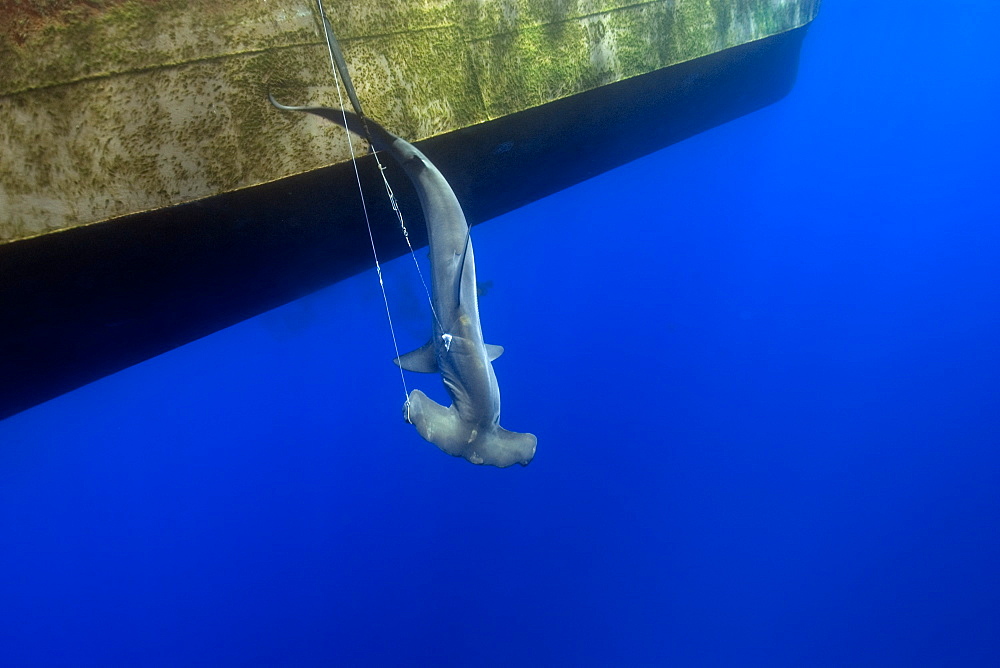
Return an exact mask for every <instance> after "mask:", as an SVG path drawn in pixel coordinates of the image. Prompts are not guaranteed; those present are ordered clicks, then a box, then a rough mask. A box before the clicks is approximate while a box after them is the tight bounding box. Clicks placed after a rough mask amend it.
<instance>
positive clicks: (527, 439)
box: [270, 96, 537, 467]
mask: <svg viewBox="0 0 1000 668" xmlns="http://www.w3.org/2000/svg"><path fill="white" fill-rule="evenodd" d="M270 99H271V103H272V104H273V105H274V106H276V107H277V108H279V109H282V110H285V111H302V112H306V113H310V114H315V115H317V116H320V117H322V118H325V119H327V120H330V121H333V122H334V123H336V124H338V125H340V126H341V127H344V128H346V129H347V130H349V131H351V132H354V133H357V134H359V135H361V136H367V137H368V139H369V141H370V142H371V143H372V146H373V147H374V148H375V149H376V150H382V151H385V152H386V153H388V154H389V155H390V156H392V158H393V159H394V160H395V161H396V162H397V163H399V165H400V166H401V167H402V168H403V171H404V172H405V173H406V176H407V177H408V178H409V180H410V181H411V182H412V183H413V186H414V188H415V189H416V191H417V195H418V197H419V198H420V206H421V208H422V209H423V212H424V218H425V220H426V221H427V232H428V239H429V246H430V261H431V293H432V294H431V307H432V311H433V314H434V318H433V320H434V322H433V334H432V335H431V339H430V341H428V342H427V343H426V344H425V345H424V346H422V347H420V348H417V349H416V350H414V351H413V352H410V353H407V354H405V355H400V356H399V357H397V358H396V359H395V360H394V361H395V363H396V364H398V365H399V366H400V367H402V368H403V369H406V370H407V371H416V372H421V373H440V374H441V378H442V380H443V381H444V386H445V389H446V390H447V392H448V394H449V395H450V396H451V400H452V405H451V406H449V407H447V408H445V407H444V406H442V405H441V404H439V403H437V402H436V401H434V400H433V399H431V398H429V397H428V396H427V395H426V394H424V393H423V392H421V391H420V390H416V389H415V390H413V391H412V392H410V394H409V396H408V397H407V400H406V403H405V404H404V405H403V417H404V418H405V419H406V421H407V422H409V423H410V424H412V425H414V426H415V427H416V428H417V432H418V433H419V434H420V435H421V436H423V437H424V439H425V440H427V441H430V442H431V443H433V444H434V445H436V446H437V447H438V448H440V449H441V450H443V451H444V452H447V453H448V454H449V455H453V456H455V457H463V458H465V459H467V460H468V461H470V462H472V463H473V464H489V465H492V466H499V467H505V466H511V465H512V464H521V465H522V466H527V465H528V462H530V461H531V459H532V457H534V456H535V446H536V444H537V439H536V438H535V436H534V435H533V434H522V433H518V432H514V431H507V430H506V429H504V428H503V427H501V426H500V423H499V422H500V387H499V385H498V384H497V378H496V375H495V374H494V372H493V365H492V361H493V360H495V359H496V358H497V357H499V356H500V354H501V353H503V348H501V347H500V346H494V345H489V344H486V343H485V342H484V341H483V330H482V327H481V325H480V322H479V302H478V299H477V294H476V260H475V256H474V254H473V251H472V239H471V237H470V235H469V225H468V223H467V222H466V220H465V214H464V213H463V212H462V207H461V205H460V204H459V202H458V198H457V197H456V196H455V193H454V191H453V190H452V189H451V186H450V185H449V184H448V181H447V180H446V179H445V178H444V176H443V175H442V174H441V172H440V171H438V169H437V167H435V166H434V164H433V163H432V162H431V161H430V160H428V159H427V156H425V155H424V154H423V153H421V152H420V150H418V149H417V148H416V147H415V146H413V145H412V144H410V143H409V142H407V141H406V140H404V139H402V138H400V137H397V136H396V135H394V134H392V133H391V132H389V131H388V130H386V129H385V128H383V127H382V126H381V125H379V124H378V123H376V122H375V121H373V120H371V119H370V118H368V117H367V116H363V117H362V116H360V115H358V114H353V113H351V112H349V111H344V110H340V109H332V108H329V107H288V106H285V105H283V104H279V103H278V102H277V101H276V100H275V99H274V97H273V96H270ZM355 108H356V109H360V105H358V104H355Z"/></svg>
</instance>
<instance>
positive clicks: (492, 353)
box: [486, 343, 503, 362]
mask: <svg viewBox="0 0 1000 668" xmlns="http://www.w3.org/2000/svg"><path fill="white" fill-rule="evenodd" d="M501 355H503V346H495V345H493V344H492V343H487V344H486V356H487V357H489V358H490V361H491V362H492V361H493V360H495V359H496V358H498V357H500V356H501Z"/></svg>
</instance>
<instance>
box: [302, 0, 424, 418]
mask: <svg viewBox="0 0 1000 668" xmlns="http://www.w3.org/2000/svg"><path fill="white" fill-rule="evenodd" d="M316 5H317V6H318V7H319V14H320V17H321V18H322V20H323V34H324V35H325V36H326V47H327V50H328V51H329V53H330V67H331V69H332V70H333V80H334V84H335V88H336V89H337V98H338V100H339V102H340V109H341V111H342V112H343V111H344V96H343V94H342V93H341V92H340V79H339V78H338V76H337V61H336V58H335V57H334V53H333V44H332V43H331V40H330V35H331V32H330V28H329V25H328V23H327V20H326V13H325V12H324V11H323V2H322V0H316ZM345 71H346V68H345ZM353 101H354V100H352V102H353ZM360 106H361V105H360V103H358V107H360ZM358 115H361V112H360V110H359V111H358ZM362 118H364V116H362ZM344 127H345V128H346V127H347V114H346V113H344ZM344 134H345V135H346V136H347V147H348V149H349V150H350V152H351V164H352V165H354V178H355V179H356V180H357V182H358V194H359V195H360V196H361V210H362V211H363V212H364V214H365V225H366V226H367V227H368V240H369V241H370V242H371V245H372V256H373V257H374V258H375V273H376V274H378V285H379V288H380V289H381V290H382V301H383V303H384V304H385V317H386V319H387V320H388V321H389V334H390V335H391V336H392V347H393V349H394V350H395V351H396V358H397V359H398V358H399V356H400V355H399V343H398V342H397V341H396V328H395V327H394V326H393V324H392V312H391V311H390V310H389V297H388V295H386V293H385V282H384V281H383V280H382V264H381V263H380V262H379V259H378V251H377V250H375V235H374V234H373V233H372V223H371V220H370V219H369V217H368V205H367V204H365V192H364V189H363V188H362V187H361V173H360V172H359V171H358V160H357V157H356V155H355V153H354V141H353V140H352V139H351V133H350V132H347V131H345V132H344ZM369 144H370V142H369ZM375 159H376V161H377V160H378V158H377V157H376V158H375ZM381 168H382V164H381V163H379V171H381ZM382 178H383V180H384V179H385V177H384V176H383V177H382ZM400 220H402V219H400ZM410 252H411V253H412V252H413V249H412V248H411V249H410ZM399 380H400V382H401V383H402V384H403V395H404V397H405V401H406V403H409V398H410V391H409V390H408V389H407V387H406V376H404V375H403V367H402V366H401V365H399Z"/></svg>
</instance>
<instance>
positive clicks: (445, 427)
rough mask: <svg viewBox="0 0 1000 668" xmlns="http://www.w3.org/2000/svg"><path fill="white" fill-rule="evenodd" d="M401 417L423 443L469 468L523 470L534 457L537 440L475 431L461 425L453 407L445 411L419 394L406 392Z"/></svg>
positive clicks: (513, 433) (510, 433)
mask: <svg viewBox="0 0 1000 668" xmlns="http://www.w3.org/2000/svg"><path fill="white" fill-rule="evenodd" d="M403 415H404V417H405V418H406V421H407V422H409V423H411V424H412V425H414V426H415V427H416V428H417V432H419V433H420V435H421V436H423V437H424V440H427V441H430V442H431V443H433V444H434V445H436V446H438V447H439V448H440V449H441V450H443V451H444V452H447V453H448V454H449V455H452V456H454V457H462V458H464V459H467V460H468V461H470V462H472V463H473V464H489V465H490V466H499V467H501V468H503V467H506V466H511V465H513V464H520V465H521V466H527V465H528V463H529V462H530V461H531V459H532V458H533V457H534V456H535V445H536V444H537V443H538V439H536V438H535V436H534V434H520V433H518V432H516V431H507V430H506V429H504V428H503V427H501V426H499V425H491V426H490V427H489V428H487V429H483V430H482V431H481V432H480V431H477V430H476V429H475V428H474V427H471V426H470V425H468V424H467V423H465V422H463V421H462V419H461V417H460V416H459V414H458V411H456V410H455V408H454V407H450V408H445V407H444V406H442V405H441V404H439V403H438V402H436V401H434V400H433V399H431V398H430V397H428V396H427V395H426V394H424V393H423V392H421V391H420V390H413V391H412V392H410V396H409V398H408V399H407V400H406V405H405V406H404V409H403Z"/></svg>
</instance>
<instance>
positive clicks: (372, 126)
mask: <svg viewBox="0 0 1000 668" xmlns="http://www.w3.org/2000/svg"><path fill="white" fill-rule="evenodd" d="M267 98H268V99H269V100H270V101H271V104H272V105H274V106H275V107H276V108H278V109H281V110H282V111H303V112H305V113H307V114H314V115H316V116H319V117H320V118H325V119H326V120H328V121H333V122H334V123H336V124H337V125H339V126H340V127H345V126H344V124H345V123H346V124H347V125H346V128H347V129H348V130H350V131H351V132H353V133H354V134H357V135H361V136H362V137H368V139H370V140H371V142H372V144H374V146H375V148H377V149H379V150H385V149H388V148H389V147H390V146H391V145H392V143H393V142H394V141H396V140H397V139H399V137H397V136H396V135H394V134H392V133H391V132H389V131H388V130H386V129H385V128H383V127H382V126H381V125H379V124H378V123H376V122H375V121H373V120H372V119H370V118H368V117H364V118H362V117H361V116H358V115H357V114H354V113H351V112H350V111H347V110H346V109H343V110H341V109H333V108H331V107H289V106H288V105H284V104H281V103H280V102H278V101H277V100H276V99H274V95H272V94H271V93H268V94H267Z"/></svg>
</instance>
